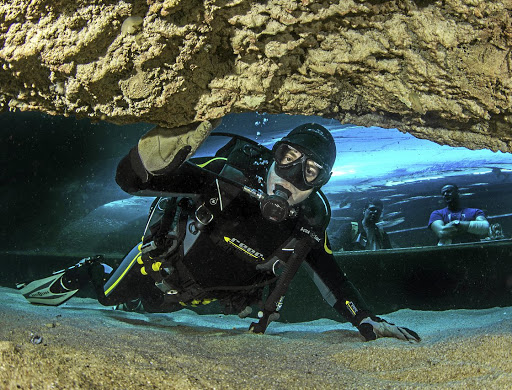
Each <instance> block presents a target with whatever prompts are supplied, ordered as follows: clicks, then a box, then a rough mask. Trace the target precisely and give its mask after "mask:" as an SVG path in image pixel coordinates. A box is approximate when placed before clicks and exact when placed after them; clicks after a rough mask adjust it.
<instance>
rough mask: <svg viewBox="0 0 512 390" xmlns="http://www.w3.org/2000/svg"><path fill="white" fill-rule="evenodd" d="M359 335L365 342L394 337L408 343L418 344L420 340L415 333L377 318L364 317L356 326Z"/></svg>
mask: <svg viewBox="0 0 512 390" xmlns="http://www.w3.org/2000/svg"><path fill="white" fill-rule="evenodd" d="M357 329H359V333H361V335H362V336H363V337H364V338H365V340H366V341H371V340H375V339H377V338H379V337H394V338H397V339H400V340H404V341H409V342H413V341H415V342H420V341H421V338H420V336H418V334H417V333H416V332H414V331H413V330H411V329H408V328H402V327H400V326H396V325H395V324H392V323H390V322H387V321H386V320H384V319H382V318H379V317H374V316H371V317H366V318H363V319H362V320H361V322H360V323H359V325H358V326H357Z"/></svg>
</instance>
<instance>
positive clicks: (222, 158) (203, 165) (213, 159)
mask: <svg viewBox="0 0 512 390" xmlns="http://www.w3.org/2000/svg"><path fill="white" fill-rule="evenodd" d="M215 160H224V161H227V158H226V157H214V158H212V159H211V160H208V161H207V162H205V163H202V164H196V165H197V166H198V167H199V168H204V167H205V166H207V165H208V164H209V163H211V162H213V161H215Z"/></svg>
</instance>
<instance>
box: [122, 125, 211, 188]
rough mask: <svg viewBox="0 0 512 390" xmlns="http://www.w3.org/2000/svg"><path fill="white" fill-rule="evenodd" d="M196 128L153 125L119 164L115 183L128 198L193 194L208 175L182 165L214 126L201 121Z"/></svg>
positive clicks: (190, 126)
mask: <svg viewBox="0 0 512 390" xmlns="http://www.w3.org/2000/svg"><path fill="white" fill-rule="evenodd" d="M217 124H218V122H217V123H215V125H217ZM196 126H197V125H189V126H183V127H180V128H177V129H165V128H162V127H158V126H157V127H155V128H153V129H152V130H150V131H149V132H148V133H146V134H145V135H144V136H143V137H142V138H141V139H140V141H139V143H138V145H137V146H136V147H134V148H132V150H130V152H129V153H128V155H127V156H125V157H124V158H123V159H122V160H121V162H120V163H119V165H118V168H117V173H116V182H117V183H118V184H119V186H120V187H121V188H122V189H123V190H124V191H126V192H128V193H130V194H132V195H148V196H162V195H163V196H169V195H174V194H180V195H186V194H195V193H197V191H199V190H200V189H201V187H202V186H203V185H204V184H205V183H206V182H208V176H209V175H208V174H207V173H206V172H201V171H200V170H199V169H198V168H197V167H194V166H193V165H192V164H183V163H184V162H185V161H186V160H187V159H188V158H190V156H192V155H193V153H194V152H195V151H196V150H197V148H198V147H199V146H200V144H201V143H202V142H203V140H204V138H206V136H207V135H208V133H209V132H210V131H211V130H212V129H213V128H214V125H212V124H211V123H210V122H202V123H200V124H199V126H197V127H196ZM217 165H218V164H217ZM209 168H210V169H211V167H209Z"/></svg>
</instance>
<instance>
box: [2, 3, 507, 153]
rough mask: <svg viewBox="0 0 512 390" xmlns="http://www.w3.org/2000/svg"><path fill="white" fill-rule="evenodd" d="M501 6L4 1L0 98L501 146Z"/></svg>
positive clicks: (68, 108) (101, 115)
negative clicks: (247, 116)
mask: <svg viewBox="0 0 512 390" xmlns="http://www.w3.org/2000/svg"><path fill="white" fill-rule="evenodd" d="M511 11H512V1H511V0H498V1H486V0H438V1H428V0H415V1H413V0H392V1H377V0H372V1H358V0H338V1H328V0H325V1H310V0H301V1H295V0H293V1H292V0H267V1H263V2H262V1H258V2H253V1H246V0H147V1H142V0H132V1H129V0H125V1H123V0H118V1H115V0H110V1H103V0H9V1H7V0H3V1H2V2H1V3H0V42H1V49H0V105H1V107H2V109H3V110H6V109H10V110H17V109H19V110H39V111H42V112H46V113H51V114H64V115H76V116H77V117H78V118H82V117H88V118H92V119H98V120H99V119H102V120H108V121H112V122H115V123H132V122H139V121H144V122H151V123H156V124H160V125H163V126H166V127H175V126H180V125H184V124H187V123H191V122H194V121H199V120H205V119H214V118H219V117H222V116H223V115H225V114H228V113H233V112H243V111H260V112H268V113H289V114H306V115H321V116H326V117H332V118H337V119H339V120H340V121H341V122H342V123H354V124H359V125H379V126H382V127H398V128H399V129H401V130H402V131H408V132H410V133H412V134H414V135H415V136H418V137H423V138H428V139H431V140H433V141H436V142H438V143H442V144H450V145H457V146H460V145H463V146H466V147H469V148H489V149H491V150H501V151H506V152H511V151H512V131H511V129H510V126H511V123H512V97H511V96H512V93H511V92H512V79H511V72H512V55H511V52H512V45H511V43H512V21H511V20H512V18H511Z"/></svg>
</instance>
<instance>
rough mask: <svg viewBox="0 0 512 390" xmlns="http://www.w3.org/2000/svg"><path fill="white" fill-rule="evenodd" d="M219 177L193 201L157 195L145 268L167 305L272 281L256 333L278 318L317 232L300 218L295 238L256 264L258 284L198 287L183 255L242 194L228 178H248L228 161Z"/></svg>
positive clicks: (145, 249) (146, 241)
mask: <svg viewBox="0 0 512 390" xmlns="http://www.w3.org/2000/svg"><path fill="white" fill-rule="evenodd" d="M214 175H215V174H214ZM216 176H217V177H216V178H215V181H214V184H213V185H212V186H211V187H209V188H208V189H207V190H206V191H205V192H204V194H203V196H200V197H198V198H197V199H195V200H192V199H190V198H187V197H181V198H178V197H173V198H156V199H155V201H154V202H153V204H152V205H151V208H150V213H149V217H148V222H147V225H146V229H145V232H144V237H143V241H142V246H141V252H142V255H141V261H140V262H141V263H142V265H143V267H142V268H141V272H142V273H143V274H147V275H149V276H151V277H152V278H153V279H154V280H155V286H156V287H158V288H159V289H160V290H161V291H162V293H163V297H164V302H163V305H166V304H171V305H172V304H176V303H187V302H200V301H202V300H205V301H206V302H209V301H211V300H210V299H208V298H209V297H211V296H212V295H215V294H214V292H216V293H219V292H222V293H224V294H228V295H229V294H231V295H233V294H236V293H238V294H240V293H241V292H243V293H245V294H247V295H250V294H254V293H255V292H257V291H261V290H262V289H263V288H264V287H265V286H267V285H271V284H274V288H273V289H271V291H270V292H269V295H268V297H267V298H266V300H265V303H264V306H263V310H262V311H260V313H259V317H260V320H259V322H258V323H252V324H251V329H252V331H253V332H255V333H264V332H265V330H266V328H267V326H268V324H269V323H270V322H271V321H273V320H275V319H277V318H279V314H278V311H279V309H280V308H281V306H282V302H283V299H284V294H285V293H286V290H287V289H288V286H289V285H290V283H291V281H292V279H293V277H294V276H295V274H296V272H297V270H298V269H299V267H300V265H301V263H302V261H303V260H304V259H305V258H306V256H307V254H308V253H309V251H310V249H311V248H312V247H313V245H315V244H317V242H318V241H319V236H318V235H317V234H316V233H315V232H314V230H313V229H312V228H311V227H310V226H305V225H303V224H301V223H299V222H300V220H301V218H297V225H296V228H295V231H294V232H293V234H292V235H291V237H290V238H288V239H287V240H285V242H284V243H283V244H282V245H280V246H279V247H278V248H277V249H276V250H275V251H274V252H273V254H272V255H271V256H269V257H268V260H265V261H264V262H257V263H255V264H256V265H255V268H256V270H258V271H260V272H261V275H262V277H261V279H260V281H259V282H256V283H255V284H252V285H245V286H215V287H202V286H200V285H199V284H198V283H197V282H196V281H195V280H194V278H193V276H192V274H191V273H190V271H189V270H188V269H187V267H186V266H185V265H184V263H183V258H184V256H185V255H186V254H187V252H188V251H189V250H190V248H191V247H192V246H193V245H194V243H195V242H196V240H197V238H198V237H199V236H200V235H201V234H202V233H204V232H205V231H207V230H208V229H209V228H210V226H211V224H212V222H214V221H215V220H216V217H217V216H219V215H220V214H221V213H222V211H223V210H224V209H225V208H226V207H227V205H228V204H229V203H230V201H231V200H232V199H234V198H235V197H236V196H238V195H239V194H240V193H241V192H242V189H241V188H240V187H238V188H237V187H235V186H234V185H232V184H230V182H231V183H233V181H237V182H240V181H243V180H246V179H245V176H244V175H243V174H242V172H241V171H239V170H238V169H236V168H233V167H232V166H230V165H226V166H225V167H224V168H223V170H222V171H221V173H220V174H219V175H216ZM223 179H228V181H227V182H226V181H225V180H223ZM244 191H245V190H244ZM214 200H215V201H214ZM248 304H250V303H248ZM245 306H246V305H245V304H244V306H243V307H245Z"/></svg>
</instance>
